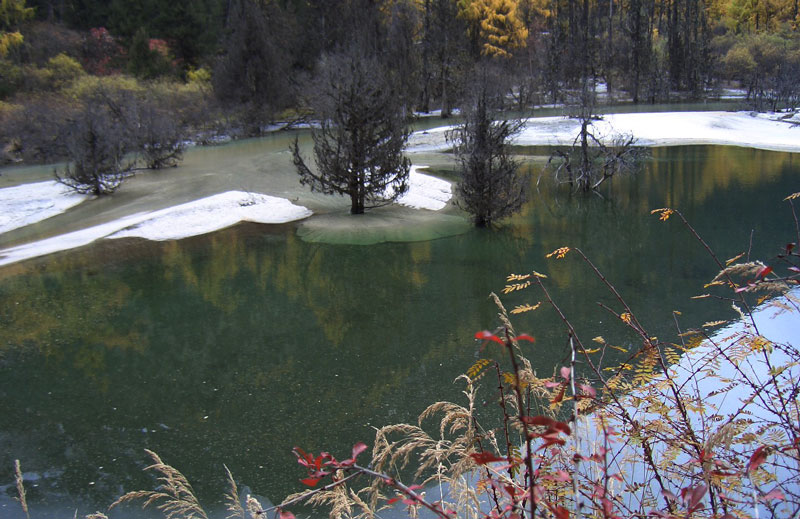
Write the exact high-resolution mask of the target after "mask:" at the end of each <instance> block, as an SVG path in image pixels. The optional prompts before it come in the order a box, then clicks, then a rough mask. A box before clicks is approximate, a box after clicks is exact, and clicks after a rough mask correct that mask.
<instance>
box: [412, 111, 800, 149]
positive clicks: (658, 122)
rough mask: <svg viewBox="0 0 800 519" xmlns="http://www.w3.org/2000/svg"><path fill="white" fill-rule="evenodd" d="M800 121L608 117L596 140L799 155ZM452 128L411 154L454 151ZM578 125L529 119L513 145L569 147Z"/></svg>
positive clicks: (426, 138) (732, 116) (742, 115)
mask: <svg viewBox="0 0 800 519" xmlns="http://www.w3.org/2000/svg"><path fill="white" fill-rule="evenodd" d="M798 122H800V120H799V119H798V118H797V117H796V116H790V115H787V114H777V115H776V114H756V113H750V112H663V113H631V114H606V115H603V116H602V120H599V121H595V122H594V123H593V124H592V126H593V128H594V130H593V131H594V133H595V135H596V136H598V137H599V138H601V140H603V139H607V140H608V139H612V138H613V137H614V136H615V135H619V134H631V135H633V136H634V137H635V138H636V139H637V144H638V145H640V146H680V145H690V144H720V145H731V146H745V147H751V148H759V149H765V150H775V151H800V128H797V127H796V126H797V124H796V123H798ZM450 129H452V126H445V127H440V128H433V129H430V130H425V131H420V132H415V133H414V134H412V135H411V137H410V138H409V141H408V142H409V148H408V151H409V152H429V151H443V150H447V149H449V148H451V147H452V146H451V145H450V144H449V143H448V142H447V140H446V138H445V135H446V132H447V131H448V130H450ZM579 131H580V123H579V122H578V121H577V120H575V119H570V118H568V117H563V116H561V117H535V118H531V119H528V120H527V121H526V123H525V127H524V128H523V130H522V132H521V133H520V134H519V135H518V136H517V137H516V139H515V140H514V144H517V145H522V146H542V145H544V146H569V145H572V143H573V142H574V141H575V137H576V136H577V134H578V132H579Z"/></svg>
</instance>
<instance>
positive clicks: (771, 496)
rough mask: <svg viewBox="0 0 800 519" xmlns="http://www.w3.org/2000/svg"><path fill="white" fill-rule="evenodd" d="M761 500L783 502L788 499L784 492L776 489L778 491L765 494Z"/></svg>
mask: <svg viewBox="0 0 800 519" xmlns="http://www.w3.org/2000/svg"><path fill="white" fill-rule="evenodd" d="M759 499H760V500H761V501H772V500H776V501H783V500H784V499H786V496H785V495H783V492H781V491H780V490H778V489H777V488H776V489H774V490H771V491H769V492H768V493H766V494H764V495H763V496H761V497H760V498H759Z"/></svg>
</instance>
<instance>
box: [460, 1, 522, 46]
mask: <svg viewBox="0 0 800 519" xmlns="http://www.w3.org/2000/svg"><path fill="white" fill-rule="evenodd" d="M459 16H461V17H462V18H463V19H465V20H466V21H467V22H468V25H469V27H470V33H471V34H470V36H471V37H472V38H474V39H477V41H478V42H479V45H480V52H481V54H482V55H484V56H490V57H500V58H509V57H511V51H512V50H513V49H518V48H521V47H524V46H525V44H526V42H527V39H528V29H527V28H526V27H525V25H524V24H523V23H522V20H521V18H520V16H519V3H518V2H517V1H516V0H460V1H459Z"/></svg>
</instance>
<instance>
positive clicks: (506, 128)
mask: <svg viewBox="0 0 800 519" xmlns="http://www.w3.org/2000/svg"><path fill="white" fill-rule="evenodd" d="M479 76H480V79H479V80H478V84H477V86H476V87H475V89H474V94H473V96H472V98H473V99H472V101H471V103H470V104H469V105H467V107H466V109H465V118H464V123H463V124H462V125H460V126H458V127H456V128H455V129H454V130H453V131H452V132H451V134H450V136H449V138H450V139H451V140H452V141H453V142H454V151H455V154H456V157H457V160H458V162H459V166H460V173H461V181H460V182H459V183H458V187H457V188H456V194H457V197H458V202H457V203H458V205H459V207H461V208H462V209H464V210H465V211H467V212H468V213H470V214H471V215H472V218H473V221H474V222H475V225H476V226H478V227H487V226H491V225H492V223H494V222H496V221H498V220H502V219H503V218H506V217H508V216H511V215H512V214H514V213H516V212H517V211H519V210H520V209H521V208H522V204H523V203H525V200H526V192H527V187H528V183H529V178H528V175H525V174H522V173H520V171H519V163H518V162H517V161H516V160H514V158H513V157H512V156H511V155H510V153H509V145H510V141H511V138H512V137H514V135H516V134H517V133H518V132H519V131H520V130H521V129H522V126H523V124H524V123H523V121H519V120H495V117H494V115H495V112H494V110H493V109H492V103H493V101H494V100H495V99H496V98H497V97H498V96H497V95H493V94H492V92H491V91H490V87H489V79H488V71H487V70H486V69H485V68H482V69H481V70H480V71H479Z"/></svg>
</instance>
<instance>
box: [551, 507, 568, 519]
mask: <svg viewBox="0 0 800 519" xmlns="http://www.w3.org/2000/svg"><path fill="white" fill-rule="evenodd" d="M547 506H548V508H550V511H551V512H553V515H554V516H555V517H556V519H569V510H567V509H566V508H564V507H563V506H558V505H550V504H548V505H547Z"/></svg>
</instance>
